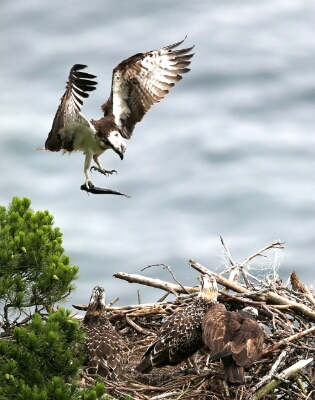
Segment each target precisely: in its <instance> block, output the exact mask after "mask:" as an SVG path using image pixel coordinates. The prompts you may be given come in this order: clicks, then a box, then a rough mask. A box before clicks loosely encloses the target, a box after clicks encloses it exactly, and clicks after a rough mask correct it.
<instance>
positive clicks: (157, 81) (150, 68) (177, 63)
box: [102, 41, 193, 139]
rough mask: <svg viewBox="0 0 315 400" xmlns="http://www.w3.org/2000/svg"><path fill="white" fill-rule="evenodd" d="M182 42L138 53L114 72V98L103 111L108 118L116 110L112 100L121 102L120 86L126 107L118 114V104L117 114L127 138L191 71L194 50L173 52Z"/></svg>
mask: <svg viewBox="0 0 315 400" xmlns="http://www.w3.org/2000/svg"><path fill="white" fill-rule="evenodd" d="M182 43H183V41H181V42H178V43H175V44H173V45H170V46H166V47H163V48H162V49H160V50H155V51H149V52H147V53H139V54H136V55H134V56H132V57H130V58H128V59H126V60H124V61H123V62H121V63H120V64H118V65H117V67H116V68H115V69H114V71H113V80H112V93H111V97H110V99H109V100H108V101H107V102H106V103H105V104H103V106H102V110H103V111H104V115H108V111H109V110H110V109H111V110H112V109H113V104H112V101H114V102H117V99H115V96H114V100H113V88H114V89H115V85H119V86H120V88H121V89H122V90H123V92H124V93H123V94H122V95H121V98H122V100H123V102H124V106H123V107H122V110H121V111H118V110H117V108H115V104H114V113H115V114H116V115H115V120H116V123H118V125H119V126H120V131H121V134H122V136H123V137H124V138H125V139H130V137H131V136H132V133H133V130H134V127H135V125H136V123H137V122H140V121H141V120H142V118H143V116H144V115H145V113H146V112H147V111H148V110H149V109H150V108H151V106H152V105H153V104H155V103H158V102H160V101H161V100H162V99H163V98H164V97H165V96H166V95H167V94H168V92H169V89H170V88H172V87H173V86H174V84H175V83H176V82H178V81H180V80H181V79H182V76H181V74H183V73H187V72H188V71H190V69H189V68H187V67H188V66H189V64H190V59H191V58H192V57H193V54H189V52H190V51H191V50H192V49H193V47H189V48H186V49H181V50H175V51H174V50H173V49H174V48H175V47H177V46H179V45H180V44H182ZM108 103H111V104H108ZM126 111H127V112H126ZM117 114H119V115H117Z"/></svg>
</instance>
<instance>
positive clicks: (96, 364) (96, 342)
mask: <svg viewBox="0 0 315 400" xmlns="http://www.w3.org/2000/svg"><path fill="white" fill-rule="evenodd" d="M105 313H106V311H105V291H104V289H103V288H102V287H100V286H95V288H94V289H93V292H92V296H91V299H90V303H89V305H88V308H87V311H86V314H85V317H84V320H83V324H84V328H85V330H86V332H87V339H86V352H87V358H88V366H89V370H91V371H92V373H97V374H98V375H100V376H103V377H107V378H109V379H112V380H116V379H117V377H118V376H119V374H120V373H121V372H122V353H121V351H122V347H123V343H122V339H121V337H120V336H119V334H118V333H117V332H116V331H115V329H114V328H113V327H112V325H111V323H110V322H109V321H108V319H107V318H106V315H105Z"/></svg>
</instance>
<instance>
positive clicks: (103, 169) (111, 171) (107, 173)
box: [90, 154, 117, 176]
mask: <svg viewBox="0 0 315 400" xmlns="http://www.w3.org/2000/svg"><path fill="white" fill-rule="evenodd" d="M93 160H94V161H95V164H96V165H97V167H98V168H96V167H94V166H93V167H91V168H90V171H91V170H92V169H94V170H95V171H98V172H100V173H101V174H103V175H106V176H107V175H112V174H113V173H114V172H116V174H117V171H116V170H115V169H112V170H108V169H105V168H104V167H103V165H102V164H101V163H100V162H99V159H98V156H97V155H96V154H94V155H93Z"/></svg>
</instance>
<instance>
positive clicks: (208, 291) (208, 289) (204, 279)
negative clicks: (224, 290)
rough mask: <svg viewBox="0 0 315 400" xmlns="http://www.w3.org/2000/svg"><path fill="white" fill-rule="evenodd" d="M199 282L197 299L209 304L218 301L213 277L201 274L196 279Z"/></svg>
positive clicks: (216, 286) (216, 287)
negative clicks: (200, 298) (199, 298)
mask: <svg viewBox="0 0 315 400" xmlns="http://www.w3.org/2000/svg"><path fill="white" fill-rule="evenodd" d="M198 279H199V282H200V292H199V295H198V296H199V297H202V298H204V299H205V300H207V301H210V302H211V303H216V302H217V301H218V285H217V281H216V279H215V277H214V276H212V275H208V274H203V275H200V276H199V277H198Z"/></svg>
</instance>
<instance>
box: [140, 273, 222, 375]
mask: <svg viewBox="0 0 315 400" xmlns="http://www.w3.org/2000/svg"><path fill="white" fill-rule="evenodd" d="M217 295H218V287H217V283H216V280H215V278H214V277H212V276H210V275H202V276H201V288H200V292H199V295H198V297H197V298H196V299H195V300H194V301H193V302H192V303H191V304H189V305H188V306H187V307H185V308H182V309H178V310H177V311H175V312H174V314H173V315H172V316H171V317H170V318H168V320H167V321H166V322H165V323H164V324H163V325H162V327H161V329H160V331H159V332H158V335H157V338H156V340H155V341H154V342H153V343H152V344H151V346H150V347H149V348H148V349H147V351H146V352H145V353H144V356H143V359H142V361H141V362H140V364H139V365H138V366H137V367H136V370H137V371H139V372H142V373H144V374H146V373H148V372H150V371H151V370H152V369H153V367H158V368H160V367H164V366H165V365H177V364H179V363H181V362H182V361H184V360H186V363H187V366H188V367H191V366H193V367H194V369H195V371H196V373H199V370H198V366H197V363H196V355H197V352H198V350H199V349H200V348H201V347H202V346H203V341H202V331H201V323H202V320H203V317H204V315H205V313H206V312H207V310H208V309H209V307H211V306H212V305H213V304H214V303H216V301H217Z"/></svg>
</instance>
